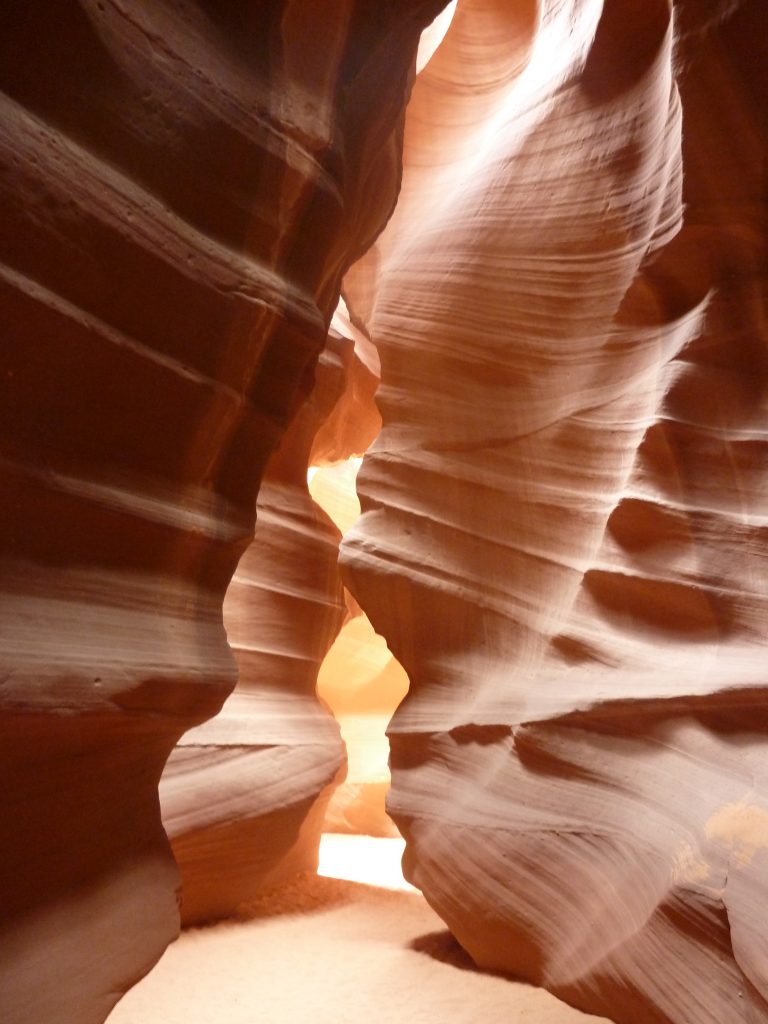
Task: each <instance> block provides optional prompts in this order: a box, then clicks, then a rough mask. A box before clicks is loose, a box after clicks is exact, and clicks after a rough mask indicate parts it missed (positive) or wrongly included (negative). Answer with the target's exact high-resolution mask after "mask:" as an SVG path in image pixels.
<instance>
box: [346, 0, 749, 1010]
mask: <svg viewBox="0 0 768 1024" xmlns="http://www.w3.org/2000/svg"><path fill="white" fill-rule="evenodd" d="M733 7H734V5H733V4H725V5H722V10H720V11H718V10H717V9H716V6H715V5H712V4H708V5H705V7H704V8H702V11H701V15H702V17H701V20H700V21H697V18H696V5H695V4H686V5H684V7H683V8H681V10H680V12H679V14H680V24H681V32H680V35H679V38H678V37H676V33H675V15H673V14H672V13H671V12H670V10H669V9H668V6H667V4H666V3H663V2H659V3H655V2H654V3H635V2H629V0H608V2H606V3H604V4H600V3H594V4H592V3H579V2H575V0H574V2H567V3H555V2H551V3H549V2H545V3H542V4H540V5H539V9H536V8H535V6H534V5H533V4H524V3H519V4H509V3H506V2H500V0H460V2H459V5H458V8H457V12H456V15H455V18H454V21H453V23H452V25H451V28H450V30H449V33H448V35H447V37H446V39H445V41H444V43H443V45H442V47H441V48H440V49H438V51H437V53H436V54H435V56H434V57H433V59H432V61H431V63H430V64H429V65H428V67H427V68H426V70H425V71H424V72H423V74H422V75H421V76H420V77H419V79H418V80H417V83H416V86H415V88H414V93H413V97H412V101H411V105H410V107H409V110H408V116H407V121H406V136H405V172H404V181H403V189H402V194H401V200H400V202H399V205H398V208H397V211H396V213H395V216H394V217H393V219H392V220H391V222H390V224H389V225H388V227H387V229H386V231H385V232H384V234H383V235H382V236H381V238H380V239H379V241H378V242H377V244H376V246H375V247H374V249H373V250H372V251H371V252H370V253H369V254H368V256H366V257H365V258H364V259H363V260H362V261H361V262H360V263H359V264H357V265H356V267H354V268H353V270H352V271H351V272H350V273H349V274H348V276H347V278H346V282H345V289H344V290H345V295H346V298H347V301H348V304H349V306H350V310H351V311H352V312H353V314H356V315H357V317H358V318H359V319H361V320H362V321H363V322H364V323H365V326H366V327H367V328H368V330H369V332H370V334H371V337H372V338H373V340H374V342H375V343H376V345H377V347H378V350H379V354H380V357H381V373H382V386H381V388H380V391H379V394H378V404H379V407H380V410H381V412H382V416H383V424H384V425H383V430H382V433H381V435H380V437H379V439H378V441H377V442H376V444H375V446H374V449H373V451H372V452H371V454H370V455H369V456H368V457H366V459H365V461H364V463H363V467H362V470H361V472H360V475H359V477H358V489H359V492H360V495H361V503H362V508H363V516H362V518H361V520H360V521H359V523H358V525H357V526H356V527H355V529H354V530H353V531H352V533H351V534H350V535H349V536H348V538H347V539H346V541H345V545H344V556H343V557H344V562H345V571H346V579H347V583H348V585H349V586H350V589H351V590H352V591H353V592H354V594H355V596H356V597H357V599H358V600H359V601H360V603H361V605H362V607H363V608H364V610H365V611H366V612H367V614H368V615H369V617H370V618H371V621H372V623H373V625H374V627H375V629H376V630H377V632H379V633H381V634H382V635H383V636H385V637H386V639H387V642H388V643H389V646H390V647H391V649H392V651H393V653H394V654H395V656H396V657H397V658H398V659H399V660H400V662H401V663H402V664H403V665H404V667H405V668H406V670H407V671H408V674H409V676H410V681H411V688H410V693H409V696H408V697H407V699H406V701H405V702H404V703H403V704H402V705H401V707H400V709H399V710H398V712H397V714H396V715H395V717H394V719H393V722H392V724H391V726H390V739H391V744H392V773H393V789H392V793H391V796H390V802H389V807H390V811H391V813H392V814H393V816H394V818H395V820H396V822H397V823H398V825H399V827H400V828H401V830H402V831H403V833H404V835H405V836H406V838H407V840H408V848H407V852H406V866H407V873H408V877H409V878H410V880H411V881H412V882H414V884H416V885H418V886H419V887H420V888H421V889H422V890H423V891H424V893H425V895H426V896H427V898H428V899H429V901H430V902H431V903H432V905H433V906H434V907H435V908H436V909H437V910H438V912H439V913H440V914H441V916H442V917H443V918H444V919H445V920H446V922H447V923H448V924H449V926H450V927H451V929H452V930H453V931H454V933H455V934H456V936H457V937H458V938H459V940H460V941H461V943H462V944H463V945H464V946H465V948H466V949H467V950H468V951H469V952H470V953H471V954H472V956H473V957H474V958H475V959H476V961H477V962H478V963H480V964H482V965H484V966H487V967H490V968H494V969H498V970H501V971H506V972H511V973H513V974H516V975H520V976H523V977H525V978H528V979H530V980H531V981H534V982H536V983H537V984H542V985H545V986H547V987H548V988H550V989H551V990H552V991H554V992H556V993H557V994H558V995H561V996H563V997H564V998H566V999H568V1000H570V1001H571V1002H573V1003H574V1004H576V1005H578V1006H580V1007H581V1008H583V1009H587V1010H590V1011H592V1012H598V1013H604V1014H607V1015H609V1016H610V1017H611V1018H613V1019H615V1020H617V1021H620V1022H626V1024H636V1022H638V1021H643V1022H644V1024H645V1022H654V1024H657V1022H658V1024H662V1022H664V1024H670V1022H676V1024H717V1022H720V1021H722V1020H726V1019H727V1020H729V1021H737V1022H742V1021H743V1022H750V1024H754V1022H757V1021H765V1020H768V975H767V974H766V966H765V965H766V962H768V960H767V959H766V955H767V954H768V948H766V932H765V928H764V926H763V925H762V924H761V923H760V922H762V921H763V919H764V915H765V907H766V897H768V889H767V883H768V830H767V829H766V822H767V821H768V790H767V788H766V786H767V785H768V780H766V767H765V762H766V756H765V755H766V742H767V740H768V737H767V736H766V720H765V713H764V710H765V706H766V704H765V702H766V697H768V693H767V692H766V664H768V649H767V648H768V645H767V643H766V628H765V624H766V621H768V620H767V618H766V613H767V612H768V606H767V605H768V601H767V598H768V572H767V568H768V566H767V564H766V545H765V537H766V532H765V531H766V512H767V510H768V506H767V505H766V468H767V467H768V458H767V457H766V456H767V454H768V452H767V449H766V394H767V393H768V357H767V356H766V323H765V294H766V269H765V268H766V264H765V225H766V209H765V167H766V162H765V154H766V149H765V144H766V135H767V134H768V132H767V131H766V129H767V127H768V125H767V124H766V115H765V105H764V102H763V100H762V99H761V97H764V96H765V94H766V84H767V83H766V68H768V61H767V60H766V56H767V54H766V47H765V39H766V36H765V30H764V16H765V11H764V8H763V7H762V5H761V4H760V3H751V2H747V3H744V4H743V5H741V6H740V8H739V9H738V10H737V11H736V12H735V13H733V12H731V16H730V18H726V17H725V15H726V14H728V13H729V10H730V8H733ZM761 26H762V27H761Z"/></svg>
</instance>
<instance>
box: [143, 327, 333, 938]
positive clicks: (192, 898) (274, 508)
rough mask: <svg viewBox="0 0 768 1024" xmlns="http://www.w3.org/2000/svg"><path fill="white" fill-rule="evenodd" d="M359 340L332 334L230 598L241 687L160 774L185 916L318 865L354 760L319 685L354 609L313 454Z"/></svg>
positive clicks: (205, 916) (273, 473)
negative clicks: (312, 472) (318, 694)
mask: <svg viewBox="0 0 768 1024" xmlns="http://www.w3.org/2000/svg"><path fill="white" fill-rule="evenodd" d="M351 348H352V343H351V342H348V343H346V344H345V343H344V342H343V341H341V342H338V341H336V340H335V339H331V338H329V341H328V345H327V347H326V350H325V351H324V352H323V355H322V356H321V359H320V362H319V363H318V367H317V371H316V380H315V387H314V389H313V391H312V395H311V396H310V398H309V400H308V401H307V402H306V403H305V404H304V406H303V407H302V408H301V410H300V411H299V413H298V414H297V416H296V417H295V419H294V420H293V422H292V423H291V425H290V426H289V428H288V430H287V432H286V434H285V436H284V437H283V439H282V441H281V442H280V445H279V447H278V449H277V451H276V452H275V454H274V455H273V457H272V459H271V460H270V462H269V464H268V465H267V469H266V472H265V474H264V478H263V480H262V484H261V489H260V491H259V497H258V501H257V521H256V533H255V536H254V539H253V541H252V543H251V544H250V546H249V548H248V550H247V551H246V552H245V554H244V555H243V557H242V558H241V559H240V562H239V564H238V567H237V570H236V572H235V575H234V577H233V579H232V582H231V583H230V585H229V588H228V590H227V594H226V597H225V600H224V626H225V628H226V631H227V637H228V640H229V643H230V645H231V647H232V649H233V651H234V655H235V660H236V662H237V667H238V682H237V688H236V689H235V692H234V693H233V694H232V695H231V696H230V697H229V698H228V699H227V700H226V702H225V703H224V706H223V708H222V710H221V711H220V712H219V714H218V715H217V716H216V717H215V718H213V719H210V720H209V721H208V722H205V723H203V724H202V725H200V726H197V727H196V728H194V729H191V730H190V731H189V732H187V733H185V735H184V736H183V737H182V739H181V740H180V742H179V744H178V745H177V746H176V748H175V749H174V751H173V752H172V754H171V756H170V758H169V760H168V763H167V765H166V768H165V771H164V773H163V777H162V779H161V781H160V802H161V807H162V812H163V823H164V825H165V828H166V831H167V832H168V835H169V837H170V839H171V846H172V849H173V852H174V856H175V858H176V861H177V863H178V865H179V867H180V869H181V877H182V890H181V918H182V923H187V924H189V923H193V922H200V921H207V920H211V919H215V918H221V917H227V916H229V915H231V914H233V913H236V912H237V909H238V907H239V906H240V905H241V904H244V903H247V902H248V901H249V900H253V899H255V898H257V897H258V896H259V895H260V894H261V893H263V892H264V891H265V890H268V889H270V888H274V887H275V886H276V885H278V884H280V883H281V882H284V881H287V880H288V879H290V878H292V877H294V876H295V875H296V874H297V873H299V872H301V871H306V870H310V869H314V868H315V867H316V866H317V856H318V846H319V842H320V831H321V826H322V822H323V816H324V811H325V807H326V805H327V802H328V799H329V797H330V795H331V792H332V790H333V787H334V783H335V781H336V780H337V779H338V778H339V777H340V776H341V775H342V774H343V769H344V765H345V762H346V758H345V754H344V745H343V743H342V741H341V738H340V735H339V728H338V726H337V725H336V723H335V721H334V719H333V717H332V716H331V715H330V714H329V712H328V711H327V710H326V709H325V708H323V707H322V706H321V704H320V703H319V702H318V701H317V700H316V698H315V686H316V682H317V673H318V670H319V668H320V665H321V662H322V661H323V658H324V657H325V655H326V653H327V651H328V649H329V647H330V646H331V643H332V642H333V640H334V639H335V637H336V634H337V633H338V632H339V629H340V628H341V625H342V623H343V621H344V618H345V617H346V614H347V608H346V604H345V602H344V595H343V588H342V583H341V576H340V574H339V569H338V547H339V541H340V540H341V534H340V532H339V531H338V529H337V528H336V527H335V526H334V524H333V523H332V522H331V520H330V519H329V518H328V516H326V515H325V513H324V512H323V511H322V509H321V508H320V507H319V506H318V505H316V504H315V502H314V501H313V500H312V499H311V497H310V495H309V492H308V490H307V466H308V462H309V455H310V450H311V448H312V446H313V443H314V438H315V435H316V433H317V431H318V429H319V428H320V427H321V425H322V424H323V423H324V421H325V420H327V419H328V417H329V416H330V415H331V414H332V412H333V409H334V407H335V405H336V404H338V402H340V401H341V399H342V396H343V395H344V394H345V392H346V390H347V388H346V386H345V385H346V384H347V383H348V380H347V378H348V377H349V376H350V374H349V369H350V367H351V365H352V362H353V354H352V351H351Z"/></svg>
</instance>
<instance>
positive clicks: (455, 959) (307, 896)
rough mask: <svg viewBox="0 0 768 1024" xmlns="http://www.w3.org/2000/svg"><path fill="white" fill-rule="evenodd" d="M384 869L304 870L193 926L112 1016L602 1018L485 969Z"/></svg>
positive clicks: (121, 1023) (415, 1022)
mask: <svg viewBox="0 0 768 1024" xmlns="http://www.w3.org/2000/svg"><path fill="white" fill-rule="evenodd" d="M351 839H352V840H354V839H355V837H351ZM375 842H379V843H385V844H386V843H388V842H390V843H392V842H394V844H395V845H394V846H393V845H390V846H389V847H384V848H381V850H382V852H381V853H380V854H379V855H378V860H379V862H382V861H386V859H387V854H386V853H385V852H383V851H384V850H388V851H389V858H390V860H391V859H392V857H394V858H398V857H399V852H400V847H399V846H398V845H397V840H394V841H388V840H376V841H375ZM331 845H335V846H336V847H337V848H338V847H339V845H340V844H339V843H338V842H335V844H333V843H332V844H329V843H327V842H326V858H325V859H326V864H325V870H327V871H329V872H333V870H334V868H333V865H332V864H331V865H330V866H329V856H328V848H329V847H330V846H331ZM341 845H344V844H341ZM346 845H348V846H349V848H350V849H351V850H355V851H357V852H359V851H360V850H361V849H362V847H361V845H360V844H359V843H358V844H357V845H355V844H354V842H352V843H351V844H346ZM339 870H342V871H343V867H342V868H340V869H339ZM377 870H378V869H377ZM357 873H358V874H360V873H361V871H360V870H358V872H357ZM387 877H388V884H390V885H391V886H392V887H391V888H383V887H381V886H372V885H365V884H361V883H360V882H350V881H347V880H342V879H338V878H328V877H319V876H315V875H311V876H307V877H305V878H302V879H301V880H299V881H298V882H297V883H296V884H294V885H292V886H290V887H287V888H284V889H282V890H281V891H280V892H278V893H275V894H273V895H272V896H270V897H267V898H264V899H263V900H261V901H260V902H259V903H257V904H253V905H251V906H249V907H248V908H247V911H244V914H243V917H242V919H239V920H237V921H228V922H226V923H223V924H217V925H213V926H210V927H207V928H194V929H189V930H188V931H185V932H184V933H183V934H182V935H181V937H180V938H179V939H178V940H177V941H176V942H175V943H174V944H173V945H172V946H171V947H170V948H169V949H168V951H167V952H166V954H165V955H164V956H163V958H162V959H161V960H160V962H159V963H158V964H157V966H156V967H155V968H154V970H153V971H151V973H150V974H149V975H147V977H146V978H144V979H143V981H141V982H140V983H139V984H138V985H136V987H135V988H133V989H131V991H130V992H128V994H127V995H126V996H125V997H124V998H123V999H122V1000H121V1002H120V1003H119V1004H118V1005H117V1006H116V1007H115V1009H114V1011H113V1012H112V1014H111V1015H110V1017H109V1020H108V1024H305V1022H306V1024H588V1022H594V1024H597V1022H601V1021H604V1020H605V1018H602V1017H594V1016H591V1015H589V1014H585V1013H580V1012H579V1011H578V1010H574V1009H573V1008H571V1007H570V1006H567V1005H566V1004H564V1003H562V1002H560V1001H559V1000H558V999H555V997H554V996H552V995H550V994H549V993H547V992H544V991H543V990H541V989H537V988H533V987H532V986H529V985H526V984H523V983H520V982H515V981H510V980H507V979H505V978H499V977H496V976H493V975H490V974H484V973H482V972H480V971H478V970H477V969H476V968H475V967H474V966H473V964H472V962H471V961H470V959H469V957H468V956H467V955H466V954H465V953H464V951H463V950H462V949H461V948H460V947H459V945H458V944H457V943H456V941H455V940H454V939H453V938H452V936H451V935H450V934H449V933H448V932H447V931H446V929H445V925H444V924H443V922H442V921H441V920H440V918H439V917H438V916H437V915H436V914H435V913H434V911H433V910H432V909H431V908H430V907H429V906H428V904H427V902H426V901H425V899H424V897H423V896H422V895H421V894H420V893H419V892H418V891H416V890H410V891H409V890H405V889H402V888H395V887H394V886H395V885H397V884H398V883H397V871H396V870H395V869H393V867H392V865H391V864H390V865H389V866H388V868H387Z"/></svg>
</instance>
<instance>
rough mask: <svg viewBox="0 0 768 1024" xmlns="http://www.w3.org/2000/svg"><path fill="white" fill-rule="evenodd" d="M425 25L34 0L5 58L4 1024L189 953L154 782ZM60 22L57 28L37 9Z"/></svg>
mask: <svg viewBox="0 0 768 1024" xmlns="http://www.w3.org/2000/svg"><path fill="white" fill-rule="evenodd" d="M439 6H440V4H439V3H437V2H432V0H430V2H427V0H424V2H422V0H416V2H413V0H408V2H401V3H390V4H387V5H379V4H370V3H367V2H363V0H360V2H354V0H338V2H332V3H327V4H322V5H320V4H315V3H311V2H308V0H307V2H288V0H287V2H284V3H278V2H266V0H265V2H247V3H246V2H239V0H236V2H233V3H226V4H216V3H208V2H204V0H179V2H173V3H171V2H170V0H157V2H153V3H151V4H147V3H142V2H139V0H80V2H75V0H66V2H63V3H61V4H56V5H51V4H50V3H45V2H42V0H29V2H27V3H24V4H14V5H11V10H10V11H6V12H5V17H4V20H3V31H2V33H0V89H1V90H2V93H1V94H0V107H1V109H2V118H1V127H0V153H1V154H2V156H1V157H0V248H1V251H2V255H1V256H0V289H2V304H3V332H4V337H3V341H2V365H1V366H0V392H1V394H0V420H1V422H2V426H1V428H0V436H1V438H2V440H1V444H2V451H1V452H0V472H1V473H2V478H3V494H4V499H3V503H2V508H1V511H0V566H1V570H0V572H1V576H2V613H1V618H2V623H3V639H2V671H1V672H0V680H1V681H2V686H0V722H1V723H2V724H1V725H0V728H1V729H2V736H3V742H2V744H1V745H0V768H1V769H2V772H1V773H2V778H3V787H2V796H1V797H0V800H1V801H2V806H1V807H0V822H2V826H1V827H2V830H3V835H2V840H1V841H0V845H1V848H2V859H1V862H0V900H1V902H2V910H1V912H0V920H1V922H2V924H1V925H0V929H1V934H0V951H1V952H0V960H1V968H0V969H1V970H2V978H1V979H0V1015H1V1016H2V1018H3V1020H4V1021H6V1022H8V1024H31V1022H34V1024H39V1022H40V1021H45V1022H46V1024H95V1022H98V1021H101V1020H103V1018H104V1017H105V1016H106V1014H107V1013H108V1011H109V1009H110V1007H111V1006H112V1005H113V1004H114V1002H115V1001H116V999H117V998H119V995H120V993H121V992H122V991H124V990H125V988H126V987H127V986H129V985H130V984H131V983H132V982H133V981H134V980H135V979H136V978H138V977H139V976H140V975H141V974H142V973H143V972H145V971H146V970H147V969H148V967H149V966H150V965H151V964H152V962H153V961H154V960H155V959H156V958H157V957H158V956H159V955H160V953H161V951H162V949H163V948H164V946H165V945H166V944H167V942H168V941H169V940H170V939H171V938H172V937H173V936H174V935H175V934H176V931H177V928H178V912H177V907H176V897H175V889H176V886H177V872H176V868H175V866H174V864H173V860H172V857H171V855H170V849H169V846H168V843H167V840H166V838H165V835H164V833H163V830H162V828H161V824H160V814H159V803H158V796H157V784H158V780H159V778H160V774H161V771H162V768H163V764H164V761H165V759H166V756H167V754H168V752H169V751H170V750H171V748H172V747H173V745H174V744H175V742H176V740H177V739H178V738H179V736H180V734H181V733H182V732H183V731H184V730H185V729H187V728H189V727H190V726H191V725H194V724H196V723H199V722H201V721H202V720H204V719H205V718H207V717H209V716H210V715H212V714H213V713H214V712H215V711H216V710H218V708H219V707H220V705H221V703H222V701H223V699H224V698H225V696H226V695H227V693H228V692H229V691H230V689H231V688H232V686H233V683H234V681H235V675H236V669H235V663H234V661H233V659H232V656H231V654H230V651H229V649H228V647H227V644H226V639H225V633H224V628H223V625H222V612H221V608H222V600H223V596H224V592H225V590H226V587H227V585H228V583H229V580H230V577H231V576H232V573H233V571H234V568H235V566H236V564H237V562H238V559H239V558H240V555H241V554H242V553H243V551H244V550H245V548H246V547H247V545H248V542H249V540H250V538H251V535H252V531H253V516H254V507H255V499H256V493H257V489H258V483H259V479H260V476H261V473H262V470H263V467H264V466H265V464H266V463H267V460H268V459H269V457H270V454H271V452H272V450H273V448H274V446H275V444H276V442H277V440H278V439H279V437H280V435H281V433H282V432H283V430H284V429H285V426H286V424H287V422H288V421H289V419H290V418H291V416H292V414H293V412H294V411H295V409H296V407H297V405H298V403H299V402H300V401H301V399H302V397H304V396H305V395H306V394H307V393H308V392H309V390H310V387H311V380H312V374H313V364H314V362H315V360H316V358H317V355H318V353H319V351H320V349H321V348H322V345H323V341H324V338H325V334H326V329H327V325H328V322H329V320H330V317H331V314H332V312H333V309H334V308H335V305H336V300H337V295H338V288H339V280H340V277H341V275H342V273H343V272H344V270H345V269H346V267H347V266H348V264H349V262H350V261H351V259H352V258H353V257H355V256H357V255H359V254H360V253H361V252H363V251H364V250H365V248H366V247H367V246H368V245H369V244H370V242H371V241H372V239H373V238H374V237H375V235H376V234H377V232H378V231H379V230H380V228H381V226H382V224H383V223H384V221H385V220H386V218H387V216H388V215H389V213H390V211H391V208H392V206H393V204H394V201H395V196H396V192H397V186H398V177H399V147H400V138H401V115H402V110H403V106H404V102H405V99H406V96H407V92H408V88H409V81H410V75H411V67H412V63H413V59H414V55H415V51H416V45H417V42H418V36H419V32H420V30H421V28H422V27H423V25H424V24H425V23H426V22H427V21H428V20H429V18H430V17H432V16H433V15H434V14H435V13H436V11H437V9H438V8H439ZM54 7H55V11H54Z"/></svg>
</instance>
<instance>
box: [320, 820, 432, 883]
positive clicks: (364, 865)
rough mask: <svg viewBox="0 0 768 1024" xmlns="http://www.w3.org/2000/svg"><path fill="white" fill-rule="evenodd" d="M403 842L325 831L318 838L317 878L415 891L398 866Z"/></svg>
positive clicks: (403, 845)
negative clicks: (318, 876) (318, 863)
mask: <svg viewBox="0 0 768 1024" xmlns="http://www.w3.org/2000/svg"><path fill="white" fill-rule="evenodd" d="M404 849H405V840H404V839H376V838H374V837H373V836H351V835H350V836H348V835H340V834H337V833H335V832H326V833H325V835H324V836H322V837H321V839H320V865H319V867H318V869H317V873H318V875H324V876H325V877H326V878H342V879H344V880H345V881H347V882H362V883H363V885H374V886H377V887H378V888H379V889H401V890H404V891H406V892H418V891H419V890H418V889H416V888H415V887H414V886H412V885H411V883H410V882H406V880H405V879H404V878H403V869H402V867H401V865H400V862H401V860H402V856H403V850H404Z"/></svg>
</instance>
